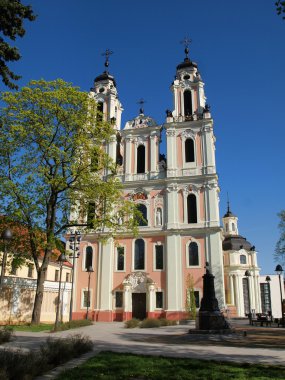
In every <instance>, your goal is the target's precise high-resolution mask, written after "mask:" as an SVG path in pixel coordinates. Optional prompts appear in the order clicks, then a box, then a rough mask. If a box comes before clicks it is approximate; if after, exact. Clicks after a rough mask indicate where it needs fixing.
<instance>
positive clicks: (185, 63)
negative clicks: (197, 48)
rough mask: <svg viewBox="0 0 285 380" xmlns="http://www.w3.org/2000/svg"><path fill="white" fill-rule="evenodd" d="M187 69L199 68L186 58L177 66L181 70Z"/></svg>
mask: <svg viewBox="0 0 285 380" xmlns="http://www.w3.org/2000/svg"><path fill="white" fill-rule="evenodd" d="M186 67H197V63H196V62H193V61H191V60H190V59H189V58H188V57H186V58H184V61H183V62H181V63H179V65H177V67H176V69H177V70H181V69H185V68H186Z"/></svg>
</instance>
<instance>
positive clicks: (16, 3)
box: [0, 0, 36, 89]
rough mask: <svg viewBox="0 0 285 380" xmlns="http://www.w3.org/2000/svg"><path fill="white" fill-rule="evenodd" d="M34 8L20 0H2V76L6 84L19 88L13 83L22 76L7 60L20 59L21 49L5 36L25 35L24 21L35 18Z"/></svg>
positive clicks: (0, 66) (0, 67) (14, 37)
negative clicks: (11, 67) (11, 68)
mask: <svg viewBox="0 0 285 380" xmlns="http://www.w3.org/2000/svg"><path fill="white" fill-rule="evenodd" d="M35 18H36V16H35V15H34V13H33V11H32V8H31V7H30V6H29V5H23V4H21V2H20V0H0V33H1V34H2V36H1V35H0V76H1V77H2V81H3V82H4V83H5V85H6V86H8V87H9V88H12V89H17V88H18V86H17V85H16V84H15V83H13V81H14V80H18V79H20V78H21V77H20V76H19V75H16V74H14V73H13V71H11V70H10V69H9V67H8V66H7V63H6V62H13V61H18V60H19V59H20V58H21V55H20V53H19V50H18V49H17V48H16V47H13V46H11V45H10V44H9V43H8V42H7V41H5V40H4V38H5V37H7V38H9V39H10V40H12V41H15V40H16V38H17V37H23V36H24V34H25V29H24V26H23V22H24V20H25V19H28V20H30V21H33V20H35Z"/></svg>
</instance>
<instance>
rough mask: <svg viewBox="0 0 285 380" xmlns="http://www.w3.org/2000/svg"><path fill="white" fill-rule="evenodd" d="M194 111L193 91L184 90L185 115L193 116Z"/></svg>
mask: <svg viewBox="0 0 285 380" xmlns="http://www.w3.org/2000/svg"><path fill="white" fill-rule="evenodd" d="M192 113H193V111H192V95H191V91H189V90H186V91H184V115H185V116H191V115H192Z"/></svg>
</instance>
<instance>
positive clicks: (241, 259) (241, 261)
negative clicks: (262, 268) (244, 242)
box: [239, 255, 246, 264]
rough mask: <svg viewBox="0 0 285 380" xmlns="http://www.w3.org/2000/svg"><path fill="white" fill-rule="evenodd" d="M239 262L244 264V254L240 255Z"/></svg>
mask: <svg viewBox="0 0 285 380" xmlns="http://www.w3.org/2000/svg"><path fill="white" fill-rule="evenodd" d="M239 262H240V264H246V256H245V255H240V257H239Z"/></svg>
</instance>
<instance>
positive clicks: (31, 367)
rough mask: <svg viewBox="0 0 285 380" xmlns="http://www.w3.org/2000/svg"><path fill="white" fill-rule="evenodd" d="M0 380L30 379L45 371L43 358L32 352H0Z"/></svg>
mask: <svg viewBox="0 0 285 380" xmlns="http://www.w3.org/2000/svg"><path fill="white" fill-rule="evenodd" d="M0 368H1V372H0V379H1V380H9V379H15V380H22V379H32V378H34V377H35V376H37V375H39V374H40V373H41V371H42V370H45V368H46V363H45V361H44V362H43V358H42V357H41V356H40V355H37V354H36V353H34V352H28V353H27V352H23V351H21V350H17V351H11V350H7V349H5V350H0Z"/></svg>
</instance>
